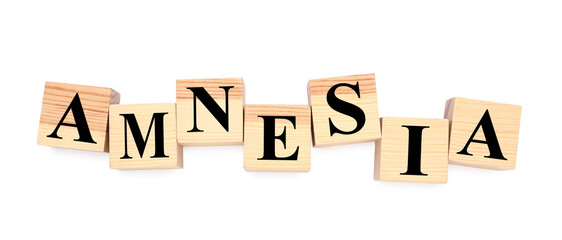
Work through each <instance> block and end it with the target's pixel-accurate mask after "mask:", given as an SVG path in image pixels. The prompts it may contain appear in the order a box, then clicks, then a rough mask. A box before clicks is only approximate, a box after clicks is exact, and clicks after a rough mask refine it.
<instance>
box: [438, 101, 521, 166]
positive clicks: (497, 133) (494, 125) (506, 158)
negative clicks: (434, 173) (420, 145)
mask: <svg viewBox="0 0 562 240" xmlns="http://www.w3.org/2000/svg"><path fill="white" fill-rule="evenodd" d="M445 118H448V119H449V120H450V122H451V143H450V146H449V162H450V163H451V164H457V165H464V166H471V167H480V168H487V169H496V170H509V169H515V160H516V158H517V145H518V140H519V124H520V121H521V106H518V105H510V104H502V103H495V102H488V101H480V100H473V99H467V98H458V97H457V98H453V99H450V100H449V101H447V106H446V109H445Z"/></svg>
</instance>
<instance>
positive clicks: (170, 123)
mask: <svg viewBox="0 0 562 240" xmlns="http://www.w3.org/2000/svg"><path fill="white" fill-rule="evenodd" d="M109 125H110V128H109V135H110V149H109V160H110V167H111V168H115V169H163V168H181V167H182V166H183V148H182V147H181V146H179V145H178V143H177V139H176V104H174V103H160V104H131V105H112V106H111V107H110V109H109Z"/></svg>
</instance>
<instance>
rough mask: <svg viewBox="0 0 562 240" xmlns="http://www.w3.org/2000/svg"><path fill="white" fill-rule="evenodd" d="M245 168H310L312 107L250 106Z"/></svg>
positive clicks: (247, 115) (246, 133)
mask: <svg viewBox="0 0 562 240" xmlns="http://www.w3.org/2000/svg"><path fill="white" fill-rule="evenodd" d="M244 116H245V120H244V124H245V126H244V168H245V169H246V170H247V171H271V172H308V171H309V170H310V149H311V142H310V141H311V140H310V138H311V131H310V107H309V106H304V105H247V106H246V107H245V113H244Z"/></svg>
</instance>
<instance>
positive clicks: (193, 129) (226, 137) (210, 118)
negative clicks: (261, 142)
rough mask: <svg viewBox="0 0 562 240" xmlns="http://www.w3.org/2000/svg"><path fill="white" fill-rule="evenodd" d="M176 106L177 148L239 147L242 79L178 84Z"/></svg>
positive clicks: (181, 81)
mask: <svg viewBox="0 0 562 240" xmlns="http://www.w3.org/2000/svg"><path fill="white" fill-rule="evenodd" d="M176 102H177V118H178V120H177V121H178V129H177V130H178V142H179V143H180V144H182V145H184V146H191V145H238V144H242V141H243V134H244V133H243V127H244V123H243V117H244V116H243V111H244V109H243V108H244V84H243V81H242V78H223V79H186V80H177V81H176Z"/></svg>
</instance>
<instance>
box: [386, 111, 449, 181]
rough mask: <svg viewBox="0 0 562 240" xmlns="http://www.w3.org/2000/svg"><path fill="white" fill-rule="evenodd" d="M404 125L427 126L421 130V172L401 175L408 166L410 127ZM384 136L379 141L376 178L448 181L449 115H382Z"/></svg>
mask: <svg viewBox="0 0 562 240" xmlns="http://www.w3.org/2000/svg"><path fill="white" fill-rule="evenodd" d="M403 125H410V126H428V127H429V128H425V129H424V130H423V131H422V148H421V172H422V173H424V174H427V176H422V175H401V173H405V172H406V171H407V169H408V144H409V129H408V128H406V127H403ZM381 126H382V138H381V140H379V141H377V143H376V154H375V179H376V180H381V181H399V182H420V183H446V182H447V172H448V158H447V155H448V139H449V138H448V136H449V129H448V126H449V123H448V120H447V119H425V118H388V117H385V118H381Z"/></svg>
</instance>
